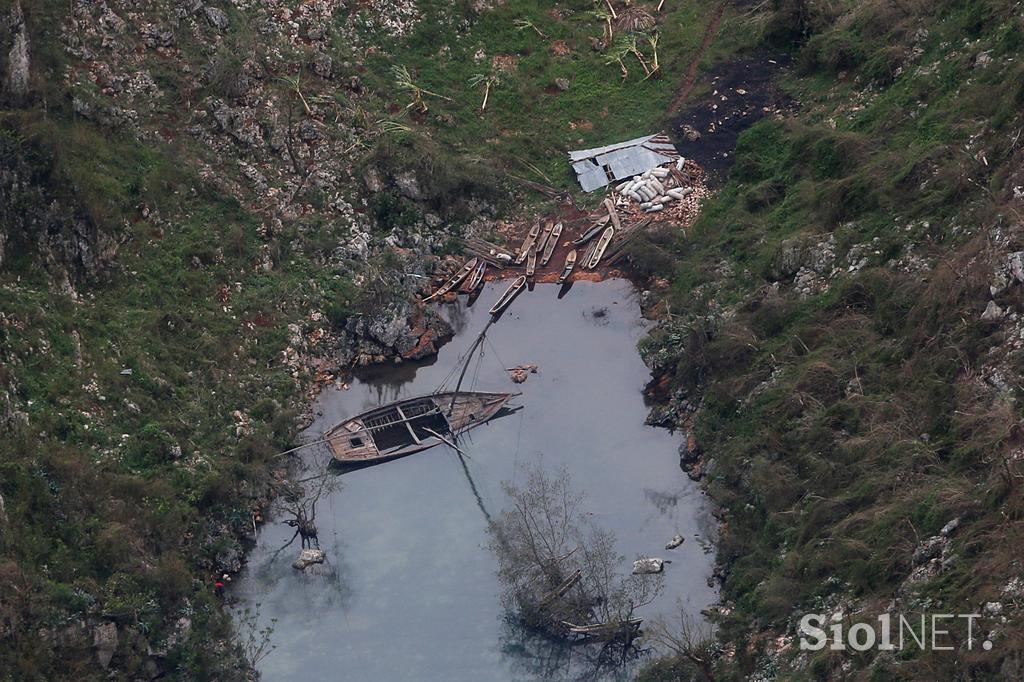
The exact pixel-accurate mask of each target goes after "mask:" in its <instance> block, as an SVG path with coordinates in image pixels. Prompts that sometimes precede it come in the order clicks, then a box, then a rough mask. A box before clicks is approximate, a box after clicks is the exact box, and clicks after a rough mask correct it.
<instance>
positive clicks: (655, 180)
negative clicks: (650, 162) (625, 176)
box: [613, 158, 709, 225]
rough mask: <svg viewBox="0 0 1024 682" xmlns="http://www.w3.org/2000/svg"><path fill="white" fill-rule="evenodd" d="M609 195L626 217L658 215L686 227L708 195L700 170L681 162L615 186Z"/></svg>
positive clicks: (688, 162)
mask: <svg viewBox="0 0 1024 682" xmlns="http://www.w3.org/2000/svg"><path fill="white" fill-rule="evenodd" d="M613 194H614V196H615V205H616V207H617V208H618V209H619V210H620V212H622V213H623V214H624V215H626V216H629V217H640V216H642V215H643V214H646V213H651V214H653V213H660V214H663V215H660V216H659V218H662V217H663V218H665V219H674V220H676V221H678V222H681V223H684V224H687V225H688V224H690V223H692V221H693V220H694V219H695V218H696V216H697V213H698V211H699V208H700V201H701V200H702V199H704V198H706V197H707V196H708V195H709V191H708V189H707V187H706V186H705V184H704V172H703V170H702V169H701V167H700V166H699V165H697V164H696V163H694V162H693V161H687V160H686V159H682V158H681V159H679V160H678V161H676V162H675V163H671V164H666V165H664V166H658V167H656V168H652V169H650V170H648V171H646V172H645V173H643V174H641V175H637V176H636V177H634V178H632V179H631V180H627V181H625V182H622V183H620V184H618V185H616V186H615V188H614V189H613Z"/></svg>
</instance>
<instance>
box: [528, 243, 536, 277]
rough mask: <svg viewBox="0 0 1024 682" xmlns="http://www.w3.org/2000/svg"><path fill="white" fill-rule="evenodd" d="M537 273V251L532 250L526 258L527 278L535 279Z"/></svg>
mask: <svg viewBox="0 0 1024 682" xmlns="http://www.w3.org/2000/svg"><path fill="white" fill-rule="evenodd" d="M535 272H537V249H530V255H529V256H527V258H526V276H527V277H533V273H535Z"/></svg>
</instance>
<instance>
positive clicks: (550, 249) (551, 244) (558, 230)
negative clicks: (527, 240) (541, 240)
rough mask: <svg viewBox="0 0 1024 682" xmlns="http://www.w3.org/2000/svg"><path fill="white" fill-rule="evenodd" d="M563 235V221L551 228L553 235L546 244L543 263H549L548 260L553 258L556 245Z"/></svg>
mask: <svg viewBox="0 0 1024 682" xmlns="http://www.w3.org/2000/svg"><path fill="white" fill-rule="evenodd" d="M561 237H562V223H558V224H557V225H555V228H554V229H553V230H551V235H550V236H549V237H548V243H547V244H545V245H544V256H543V257H542V258H541V259H540V264H541V265H547V264H548V261H549V260H551V254H553V253H554V252H555V247H557V246H558V240H559V239H560V238H561Z"/></svg>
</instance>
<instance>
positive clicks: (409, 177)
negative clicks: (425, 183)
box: [395, 173, 423, 201]
mask: <svg viewBox="0 0 1024 682" xmlns="http://www.w3.org/2000/svg"><path fill="white" fill-rule="evenodd" d="M395 187H397V188H398V192H399V193H400V194H401V195H402V196H403V197H405V198H406V199H411V200H412V201H418V200H419V199H422V198H423V190H422V189H421V188H420V183H419V181H418V180H417V179H416V174H415V173H399V174H398V175H396V176H395Z"/></svg>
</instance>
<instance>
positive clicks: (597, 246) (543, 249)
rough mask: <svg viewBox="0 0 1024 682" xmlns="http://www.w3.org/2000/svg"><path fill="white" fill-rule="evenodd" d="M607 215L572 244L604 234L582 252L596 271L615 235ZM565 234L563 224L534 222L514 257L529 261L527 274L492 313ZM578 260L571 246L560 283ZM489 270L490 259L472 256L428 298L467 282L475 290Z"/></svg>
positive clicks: (499, 307)
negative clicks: (543, 225)
mask: <svg viewBox="0 0 1024 682" xmlns="http://www.w3.org/2000/svg"><path fill="white" fill-rule="evenodd" d="M607 222H608V218H607V217H605V218H604V219H602V220H599V221H597V222H596V223H595V224H594V226H593V227H592V228H591V229H589V230H588V231H587V232H586V233H584V234H583V235H582V236H580V237H579V238H577V239H575V240H574V241H573V242H572V244H573V245H574V246H582V245H583V244H586V243H587V242H589V241H591V240H593V238H594V237H596V236H597V235H598V234H599V233H600V235H601V237H600V238H599V239H598V240H597V241H594V242H593V243H592V244H591V245H590V246H589V247H588V248H587V250H586V252H585V253H584V255H583V259H582V261H581V262H580V265H581V266H582V267H584V268H586V269H588V270H593V269H594V268H596V267H597V266H598V264H599V263H600V262H601V258H603V257H604V253H605V251H606V250H607V249H608V245H609V244H610V243H611V241H612V239H613V238H614V237H615V228H614V227H611V226H607V227H606V225H607ZM561 236H562V223H552V222H551V221H548V223H547V225H546V226H545V227H544V230H543V232H542V231H541V226H540V223H539V222H538V223H536V224H534V226H533V227H532V228H530V232H529V233H528V234H527V235H526V239H525V240H524V241H523V245H522V247H521V248H520V249H519V252H518V254H517V256H516V258H515V263H516V264H517V265H521V264H522V263H523V262H524V261H525V262H526V274H525V275H521V276H519V277H518V278H516V280H515V281H514V282H512V285H511V286H510V287H509V288H508V289H507V290H506V291H505V293H503V294H502V295H501V297H500V298H499V299H498V301H497V302H496V303H495V304H494V305H493V306H492V307H491V311H490V312H491V314H492V315H497V314H498V313H500V312H502V311H503V310H505V308H507V307H508V305H509V304H510V303H511V302H512V300H513V299H514V298H515V297H516V296H518V295H519V293H520V292H521V291H522V290H523V288H524V287H525V286H526V282H527V278H529V277H533V275H534V274H535V273H536V271H537V261H538V254H540V256H539V260H540V264H541V265H542V266H543V265H547V264H548V262H549V261H550V260H551V256H552V255H553V254H554V252H555V248H556V247H557V246H558V240H559V239H560V238H561ZM577 261H579V254H578V252H577V250H576V249H572V250H571V251H569V253H568V254H566V256H565V263H564V265H563V267H562V273H561V274H560V275H559V276H558V280H557V282H556V283H557V284H563V283H564V282H565V281H566V280H567V279H568V278H569V276H570V275H571V274H572V272H573V270H574V269H575V267H576V265H577ZM486 270H487V261H485V260H483V259H482V258H472V259H470V260H468V261H466V263H465V264H463V266H462V267H461V268H459V270H458V272H456V273H455V274H454V275H452V277H451V278H449V279H448V281H446V282H445V283H444V284H443V285H442V286H441V287H440V288H439V289H438V290H437V291H435V292H434V293H433V294H431V295H430V296H428V297H427V298H426V299H425V300H427V301H431V300H434V299H436V298H440V297H442V296H444V295H445V294H447V293H448V292H450V291H454V290H455V289H456V288H457V287H458V286H459V285H460V284H462V283H463V282H465V284H463V286H462V289H461V290H462V291H464V292H467V293H472V292H474V291H476V289H477V287H479V286H480V284H481V283H482V282H483V279H484V273H485V272H486Z"/></svg>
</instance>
